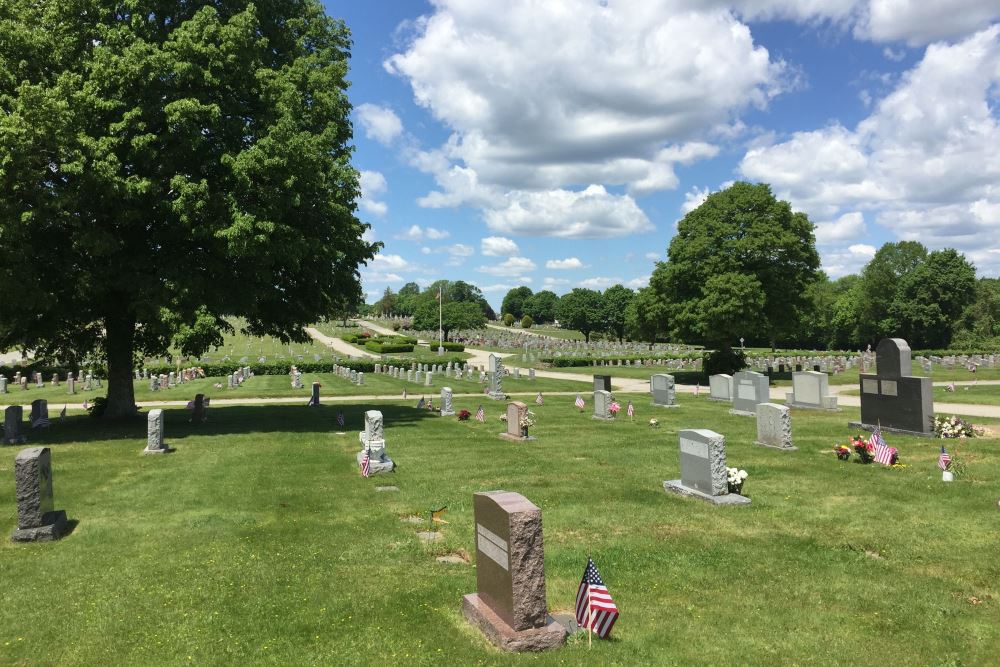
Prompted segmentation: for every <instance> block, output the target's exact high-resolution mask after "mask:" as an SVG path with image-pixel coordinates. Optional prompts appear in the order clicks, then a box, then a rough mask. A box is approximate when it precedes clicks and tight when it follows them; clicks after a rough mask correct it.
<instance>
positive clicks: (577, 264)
mask: <svg viewBox="0 0 1000 667" xmlns="http://www.w3.org/2000/svg"><path fill="white" fill-rule="evenodd" d="M545 268H546V269H582V268H583V262H581V261H580V260H579V259H577V258H576V257H567V258H566V259H550V260H548V261H547V262H545Z"/></svg>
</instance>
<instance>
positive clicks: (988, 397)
mask: <svg viewBox="0 0 1000 667" xmlns="http://www.w3.org/2000/svg"><path fill="white" fill-rule="evenodd" d="M839 393H840V394H843V395H845V396H857V395H858V394H859V393H860V392H859V390H858V389H857V388H853V387H852V388H851V389H843V390H841V391H840V392H839ZM934 401H935V402H938V403H969V404H972V405H1000V385H995V384H993V385H990V384H982V385H957V386H956V387H955V391H947V390H946V389H945V388H944V387H934Z"/></svg>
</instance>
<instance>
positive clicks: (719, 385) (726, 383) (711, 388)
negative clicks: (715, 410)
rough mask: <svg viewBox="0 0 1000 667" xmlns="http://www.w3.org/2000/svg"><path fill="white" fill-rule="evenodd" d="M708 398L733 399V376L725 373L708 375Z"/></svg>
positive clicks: (728, 400)
mask: <svg viewBox="0 0 1000 667" xmlns="http://www.w3.org/2000/svg"><path fill="white" fill-rule="evenodd" d="M708 398H709V400H712V401H727V402H730V401H732V400H733V376H732V375H727V374H725V373H719V374H718V375H709V376H708Z"/></svg>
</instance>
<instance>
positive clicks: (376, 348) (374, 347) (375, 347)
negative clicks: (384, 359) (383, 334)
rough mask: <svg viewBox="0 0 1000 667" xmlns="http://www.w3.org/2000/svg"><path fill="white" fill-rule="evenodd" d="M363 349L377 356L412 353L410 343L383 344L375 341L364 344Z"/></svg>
mask: <svg viewBox="0 0 1000 667" xmlns="http://www.w3.org/2000/svg"><path fill="white" fill-rule="evenodd" d="M365 349H367V350H371V351H372V352H375V353H378V354H389V353H391V352H413V345H412V344H411V343H395V342H392V343H390V342H384V343H383V342H380V341H377V340H370V341H368V342H367V343H365Z"/></svg>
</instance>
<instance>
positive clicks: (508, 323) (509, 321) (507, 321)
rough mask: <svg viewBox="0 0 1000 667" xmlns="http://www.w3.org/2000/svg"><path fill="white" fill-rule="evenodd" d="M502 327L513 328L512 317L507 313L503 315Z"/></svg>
mask: <svg viewBox="0 0 1000 667" xmlns="http://www.w3.org/2000/svg"><path fill="white" fill-rule="evenodd" d="M503 325H504V326H505V327H511V326H514V316H513V315H511V314H510V313H507V314H506V315H504V316H503Z"/></svg>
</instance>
